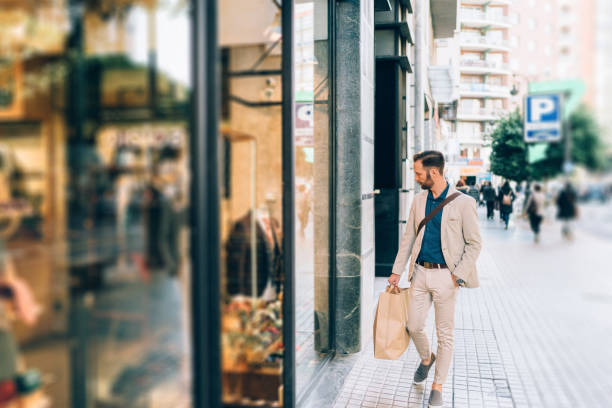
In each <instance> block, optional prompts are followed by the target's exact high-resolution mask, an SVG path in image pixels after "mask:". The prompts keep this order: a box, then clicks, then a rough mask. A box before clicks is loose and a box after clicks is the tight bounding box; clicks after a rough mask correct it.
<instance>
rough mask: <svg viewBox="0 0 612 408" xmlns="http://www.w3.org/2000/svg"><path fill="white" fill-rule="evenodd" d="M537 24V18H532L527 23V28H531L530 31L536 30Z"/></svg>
mask: <svg viewBox="0 0 612 408" xmlns="http://www.w3.org/2000/svg"><path fill="white" fill-rule="evenodd" d="M536 24H537V22H536V19H535V18H530V19H529V20H528V22H527V26H528V27H529V29H530V30H535V28H536Z"/></svg>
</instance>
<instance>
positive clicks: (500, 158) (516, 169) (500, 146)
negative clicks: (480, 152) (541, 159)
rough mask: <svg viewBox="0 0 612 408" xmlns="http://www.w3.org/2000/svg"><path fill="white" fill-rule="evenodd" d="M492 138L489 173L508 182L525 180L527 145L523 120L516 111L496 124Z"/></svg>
mask: <svg viewBox="0 0 612 408" xmlns="http://www.w3.org/2000/svg"><path fill="white" fill-rule="evenodd" d="M492 138H493V143H492V152H491V171H492V172H493V173H494V174H497V175H498V176H502V177H503V178H505V179H508V180H515V181H519V182H520V181H523V180H527V179H528V177H529V170H528V163H527V145H526V143H525V141H524V140H523V118H522V117H521V115H520V113H519V112H518V110H517V111H515V112H513V113H511V114H510V115H509V116H508V117H507V118H503V119H501V120H500V121H499V122H498V124H497V127H496V128H495V131H494V132H493V134H492Z"/></svg>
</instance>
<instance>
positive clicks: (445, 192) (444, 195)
mask: <svg viewBox="0 0 612 408" xmlns="http://www.w3.org/2000/svg"><path fill="white" fill-rule="evenodd" d="M445 181H446V188H445V189H444V190H443V191H442V194H440V195H439V196H438V197H437V198H434V196H433V192H432V191H431V190H429V193H428V194H427V198H431V199H432V200H440V199H442V200H444V199H445V198H446V197H447V196H448V193H449V191H450V188H451V185H450V183H449V182H448V180H445Z"/></svg>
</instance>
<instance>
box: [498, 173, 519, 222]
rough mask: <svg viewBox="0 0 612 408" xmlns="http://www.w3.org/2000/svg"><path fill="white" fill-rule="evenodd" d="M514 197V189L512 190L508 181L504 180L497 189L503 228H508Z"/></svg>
mask: <svg viewBox="0 0 612 408" xmlns="http://www.w3.org/2000/svg"><path fill="white" fill-rule="evenodd" d="M515 198H516V194H514V191H512V187H510V183H509V182H508V181H506V182H505V183H504V185H503V186H502V187H501V189H500V190H499V215H500V217H501V219H502V220H503V221H504V224H505V227H504V228H505V229H508V224H509V223H510V214H512V204H513V203H514V199H515Z"/></svg>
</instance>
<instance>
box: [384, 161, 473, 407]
mask: <svg viewBox="0 0 612 408" xmlns="http://www.w3.org/2000/svg"><path fill="white" fill-rule="evenodd" d="M443 174H444V156H443V155H442V153H440V152H437V151H432V150H430V151H425V152H422V153H419V154H416V155H415V156H414V179H415V181H416V182H417V183H418V184H420V185H421V188H422V189H423V190H424V191H422V192H420V193H419V194H417V195H416V196H415V197H414V200H413V201H412V206H411V207H410V215H409V217H408V223H407V224H406V232H405V233H404V235H403V237H402V240H401V243H400V247H399V250H398V253H397V257H396V258H395V263H394V264H393V270H392V274H391V276H390V277H389V280H388V281H389V284H390V285H392V286H393V285H397V284H398V282H399V280H400V275H401V274H402V273H403V272H404V269H405V268H406V265H407V264H408V259H410V260H411V261H410V265H409V268H408V280H409V281H410V282H411V284H410V290H411V297H410V303H409V305H408V327H407V330H408V332H409V333H410V336H411V338H412V340H413V341H414V344H415V346H416V349H417V351H418V353H419V356H420V357H421V363H420V365H419V367H418V368H417V370H416V372H415V374H414V383H415V384H424V383H425V381H426V380H427V376H428V374H429V370H430V369H431V367H432V366H433V364H434V362H435V363H436V369H435V376H434V382H433V385H432V389H431V393H430V394H429V406H430V407H441V406H443V404H444V402H443V399H442V386H443V385H444V383H445V381H446V377H447V375H448V370H449V366H450V364H451V361H452V356H453V330H454V316H455V303H456V301H457V294H458V292H459V287H461V286H463V287H467V288H476V287H478V286H479V282H478V272H477V271H476V259H477V258H478V255H479V253H480V249H481V238H480V230H479V226H478V215H477V212H476V202H475V200H474V199H473V198H472V197H470V196H468V195H466V194H460V193H457V190H456V189H455V188H453V187H452V186H451V185H450V184H448V182H447V181H446V179H445V178H444V176H443ZM442 208H444V209H443V210H442ZM432 301H433V304H434V309H435V322H436V334H437V337H438V349H437V355H436V354H435V353H433V352H431V350H430V345H429V344H430V343H429V339H428V338H427V333H426V331H425V323H426V321H427V315H428V314H429V309H430V307H431V303H432Z"/></svg>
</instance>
